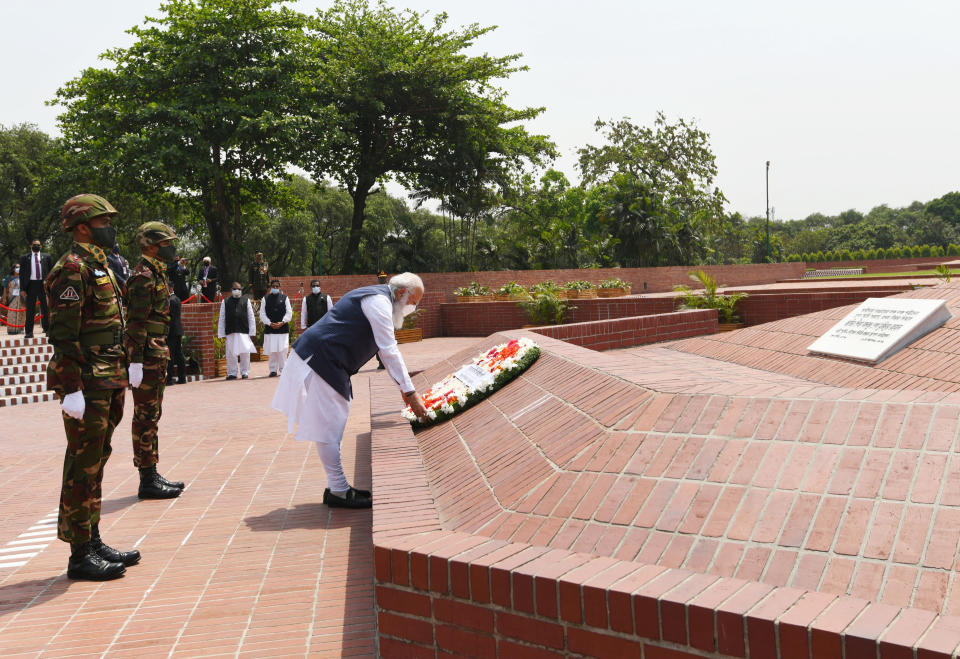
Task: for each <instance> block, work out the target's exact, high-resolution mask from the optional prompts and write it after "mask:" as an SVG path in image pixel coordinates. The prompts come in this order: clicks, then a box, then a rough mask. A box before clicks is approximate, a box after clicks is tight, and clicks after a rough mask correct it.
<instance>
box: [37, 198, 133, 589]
mask: <svg viewBox="0 0 960 659" xmlns="http://www.w3.org/2000/svg"><path fill="white" fill-rule="evenodd" d="M116 214H117V211H116V209H115V208H114V207H113V206H111V205H110V203H109V202H108V201H107V200H106V199H104V198H103V197H100V196H97V195H94V194H82V195H77V196H76V197H72V198H70V199H69V200H67V203H66V204H64V206H63V209H62V210H61V213H60V216H61V219H62V221H63V230H64V231H69V232H72V233H73V245H72V246H71V247H70V251H68V252H67V253H66V254H64V255H63V256H62V257H61V258H60V260H59V261H57V264H56V265H55V266H54V267H53V269H52V270H51V271H50V274H49V275H48V276H47V279H46V281H45V282H44V286H45V288H46V293H47V299H48V300H49V303H50V332H49V335H48V339H49V341H50V343H51V344H52V345H53V350H54V352H53V357H52V358H51V359H50V363H49V364H48V365H47V386H48V387H49V388H50V389H53V390H54V391H55V392H56V393H57V395H58V397H59V398H60V407H61V409H62V414H63V425H64V429H65V430H66V435H67V450H66V454H65V455H64V459H63V487H62V489H61V491H60V518H59V521H58V524H57V536H58V537H59V538H60V539H61V540H63V541H65V542H69V543H70V549H71V552H70V561H69V563H68V564H67V576H68V577H70V578H71V579H89V580H93V581H105V580H108V579H115V578H116V577H119V576H121V575H122V574H123V573H124V571H125V567H124V566H129V565H134V564H135V563H137V561H139V560H140V552H138V551H136V550H134V551H128V552H121V551H117V550H116V549H113V548H111V547H109V546H107V545H106V544H104V542H103V540H101V538H100V530H99V523H100V499H101V483H102V482H103V468H104V465H105V464H106V462H107V458H109V457H110V451H111V448H110V440H111V437H112V435H113V429H114V428H115V427H116V425H117V423H119V421H120V419H121V417H122V416H123V400H124V396H125V394H126V387H127V360H126V357H125V355H124V352H123V345H122V341H123V313H122V303H121V301H120V291H119V287H118V284H117V281H116V279H115V278H114V276H113V274H112V272H111V271H110V268H109V267H107V255H106V252H105V251H104V250H105V249H107V250H108V249H110V248H111V247H113V244H114V242H115V239H116V229H114V228H113V227H111V226H110V222H111V220H112V218H113V216H115V215H116Z"/></svg>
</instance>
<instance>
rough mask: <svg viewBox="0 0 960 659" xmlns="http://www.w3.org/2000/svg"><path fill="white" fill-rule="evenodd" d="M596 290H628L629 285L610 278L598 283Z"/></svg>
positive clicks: (620, 280)
mask: <svg viewBox="0 0 960 659" xmlns="http://www.w3.org/2000/svg"><path fill="white" fill-rule="evenodd" d="M597 288H630V284H628V283H627V282H625V281H623V280H622V279H617V278H616V277H611V278H610V279H604V280H603V281H602V282H600V284H599V285H598V286H597Z"/></svg>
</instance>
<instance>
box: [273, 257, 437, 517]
mask: <svg viewBox="0 0 960 659" xmlns="http://www.w3.org/2000/svg"><path fill="white" fill-rule="evenodd" d="M421 297H423V281H421V279H420V277H418V276H417V275H415V274H413V273H410V272H405V273H403V274H399V275H396V276H395V277H393V278H392V279H391V280H390V282H389V284H380V285H377V286H364V287H363V288H357V289H354V290H352V291H350V292H349V293H347V294H346V295H344V296H343V297H342V298H340V300H339V301H338V302H337V303H336V304H335V305H334V307H333V309H331V310H330V311H328V312H327V313H326V314H325V315H324V316H323V317H322V318H321V319H320V320H319V321H317V322H316V323H315V324H313V325H311V326H310V328H309V329H308V330H307V331H305V332H304V333H303V334H301V335H300V338H299V339H297V341H296V343H294V345H293V352H292V353H291V354H290V359H289V361H288V362H287V366H286V368H285V369H284V371H283V377H281V378H280V383H279V385H278V386H277V391H276V393H275V394H274V396H273V408H274V409H277V410H280V411H281V412H283V413H284V414H285V415H286V416H287V421H288V432H293V426H294V424H299V429H298V430H297V434H296V438H297V439H298V440H305V441H311V442H316V445H317V453H318V454H319V455H320V459H321V460H322V461H323V468H324V470H325V471H326V472H327V489H326V490H325V491H324V493H323V503H325V504H327V505H328V506H335V507H341V508H369V507H370V506H371V505H372V503H373V499H372V497H371V494H370V492H369V491H367V490H358V489H356V488H353V487H351V486H350V484H349V483H348V482H347V477H346V475H345V474H344V473H343V465H342V464H341V462H340V442H341V440H342V439H343V431H344V429H345V428H346V425H347V416H348V415H349V413H350V399H351V398H352V397H353V389H352V387H351V385H350V376H352V375H353V374H354V373H356V372H357V371H359V370H360V367H362V366H363V365H364V364H366V363H367V362H368V361H370V359H372V358H373V356H374V354H376V353H377V352H378V351H379V352H380V357H381V359H383V363H384V364H385V365H386V367H387V372H388V373H389V374H390V376H391V377H392V378H393V379H394V381H395V382H396V383H397V384H398V385H399V386H400V391H401V393H402V395H403V401H404V402H405V403H406V404H408V405H410V407H411V409H412V410H413V413H414V414H416V415H417V416H419V417H423V416H425V415H426V410H425V409H424V408H423V403H422V402H421V400H420V396H418V395H417V392H416V389H415V388H414V386H413V383H412V382H411V381H410V375H409V374H408V373H407V367H406V365H405V364H404V363H403V357H402V356H401V355H400V350H399V349H398V348H397V341H396V338H395V337H394V334H393V330H394V329H395V328H400V327H402V326H403V318H404V316H406V315H408V314H410V313H412V312H413V311H414V310H415V309H416V308H417V304H418V303H419V302H420V298H421Z"/></svg>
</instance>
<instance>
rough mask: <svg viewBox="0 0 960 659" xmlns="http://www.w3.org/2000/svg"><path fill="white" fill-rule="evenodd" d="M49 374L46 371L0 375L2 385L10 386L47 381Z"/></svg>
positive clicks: (0, 385)
mask: <svg viewBox="0 0 960 659" xmlns="http://www.w3.org/2000/svg"><path fill="white" fill-rule="evenodd" d="M46 381H47V374H46V372H45V371H37V372H34V373H18V374H16V375H0V387H9V386H12V385H17V384H33V383H36V382H46Z"/></svg>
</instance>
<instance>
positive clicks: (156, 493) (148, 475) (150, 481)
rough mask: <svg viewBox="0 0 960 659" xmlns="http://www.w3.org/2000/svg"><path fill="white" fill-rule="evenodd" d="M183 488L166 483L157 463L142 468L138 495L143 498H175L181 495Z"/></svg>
mask: <svg viewBox="0 0 960 659" xmlns="http://www.w3.org/2000/svg"><path fill="white" fill-rule="evenodd" d="M180 492H182V490H181V489H180V488H179V487H173V486H172V485H164V483H163V481H161V480H160V474H158V473H157V465H151V466H149V467H144V468H143V469H141V470H140V490H139V491H138V492H137V496H138V497H140V498H141V499H173V498H175V497H178V496H180Z"/></svg>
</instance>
